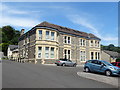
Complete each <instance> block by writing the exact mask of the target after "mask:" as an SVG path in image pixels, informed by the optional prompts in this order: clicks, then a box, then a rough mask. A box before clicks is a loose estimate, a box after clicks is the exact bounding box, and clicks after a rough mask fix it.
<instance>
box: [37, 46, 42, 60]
mask: <svg viewBox="0 0 120 90" xmlns="http://www.w3.org/2000/svg"><path fill="white" fill-rule="evenodd" d="M38 58H42V47H38Z"/></svg>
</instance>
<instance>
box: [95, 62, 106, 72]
mask: <svg viewBox="0 0 120 90" xmlns="http://www.w3.org/2000/svg"><path fill="white" fill-rule="evenodd" d="M104 70H105V65H104V63H102V62H101V61H97V63H96V71H97V72H104Z"/></svg>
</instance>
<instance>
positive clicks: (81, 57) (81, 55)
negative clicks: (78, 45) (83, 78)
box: [80, 51, 86, 61]
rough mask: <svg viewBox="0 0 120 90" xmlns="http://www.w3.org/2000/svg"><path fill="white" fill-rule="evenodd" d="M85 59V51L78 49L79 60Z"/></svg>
mask: <svg viewBox="0 0 120 90" xmlns="http://www.w3.org/2000/svg"><path fill="white" fill-rule="evenodd" d="M85 60H86V53H85V51H80V61H85Z"/></svg>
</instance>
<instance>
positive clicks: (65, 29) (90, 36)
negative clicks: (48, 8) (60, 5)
mask: <svg viewBox="0 0 120 90" xmlns="http://www.w3.org/2000/svg"><path fill="white" fill-rule="evenodd" d="M36 28H50V29H51V28H52V29H55V30H57V31H58V32H63V33H66V34H72V35H75V36H80V37H84V38H88V39H97V40H101V39H100V38H98V37H97V36H95V35H93V34H92V33H86V32H82V31H78V30H74V29H71V28H68V27H63V26H60V25H55V24H52V23H49V22H46V21H44V22H42V23H40V24H38V25H36V26H34V27H33V28H32V29H31V30H29V31H28V32H26V33H25V34H23V35H22V36H20V38H19V41H20V40H22V39H23V38H24V37H25V36H26V35H27V34H28V33H29V35H32V34H34V33H35V29H36Z"/></svg>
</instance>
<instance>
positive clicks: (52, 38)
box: [51, 32, 54, 40]
mask: <svg viewBox="0 0 120 90" xmlns="http://www.w3.org/2000/svg"><path fill="white" fill-rule="evenodd" d="M51 40H54V32H51Z"/></svg>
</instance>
